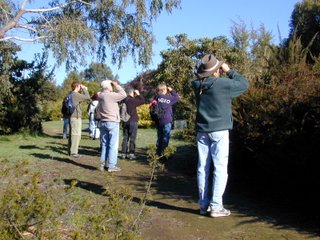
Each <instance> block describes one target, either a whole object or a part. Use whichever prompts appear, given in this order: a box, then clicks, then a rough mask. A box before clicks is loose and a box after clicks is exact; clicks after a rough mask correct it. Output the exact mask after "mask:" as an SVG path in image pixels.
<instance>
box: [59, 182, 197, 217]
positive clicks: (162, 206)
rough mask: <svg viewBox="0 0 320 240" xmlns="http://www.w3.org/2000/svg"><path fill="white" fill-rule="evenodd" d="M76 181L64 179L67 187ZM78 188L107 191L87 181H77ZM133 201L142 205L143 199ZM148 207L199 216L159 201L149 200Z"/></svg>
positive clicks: (99, 191)
mask: <svg viewBox="0 0 320 240" xmlns="http://www.w3.org/2000/svg"><path fill="white" fill-rule="evenodd" d="M73 180H74V179H64V183H65V184H66V185H69V186H70V185H71V182H72V181H73ZM75 186H76V187H78V188H81V189H84V190H87V191H89V192H92V193H95V194H98V195H105V194H104V192H105V189H104V187H103V186H102V185H99V184H95V183H90V182H86V181H78V180H77V184H76V185H75ZM132 201H133V202H135V203H138V204H140V203H141V199H140V198H138V197H133V198H132ZM146 206H149V207H156V208H159V209H167V210H173V211H181V212H187V213H192V214H197V215H198V210H195V209H190V208H184V207H179V206H173V205H170V204H166V203H163V202H159V201H154V200H149V201H147V203H146Z"/></svg>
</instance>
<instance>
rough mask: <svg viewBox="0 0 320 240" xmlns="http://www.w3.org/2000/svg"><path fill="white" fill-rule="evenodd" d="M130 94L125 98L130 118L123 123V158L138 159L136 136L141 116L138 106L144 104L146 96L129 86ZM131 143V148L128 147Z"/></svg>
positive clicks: (128, 91) (128, 92)
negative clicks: (136, 154)
mask: <svg viewBox="0 0 320 240" xmlns="http://www.w3.org/2000/svg"><path fill="white" fill-rule="evenodd" d="M127 94H128V96H127V97H126V99H125V100H124V102H125V103H126V105H127V112H128V114H129V115H130V118H129V120H128V121H127V122H124V123H123V139H122V149H121V155H120V157H121V158H123V159H124V158H129V159H136V156H135V151H136V138H137V132H138V121H139V116H138V113H137V107H138V106H140V105H142V104H144V97H143V96H142V95H140V92H139V90H137V89H135V90H134V89H133V88H129V89H128V90H127ZM128 144H129V149H128Z"/></svg>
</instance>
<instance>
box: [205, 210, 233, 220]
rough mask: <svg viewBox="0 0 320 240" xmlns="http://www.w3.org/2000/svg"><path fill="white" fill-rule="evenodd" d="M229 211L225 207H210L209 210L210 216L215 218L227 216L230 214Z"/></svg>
mask: <svg viewBox="0 0 320 240" xmlns="http://www.w3.org/2000/svg"><path fill="white" fill-rule="evenodd" d="M230 214H231V212H230V211H229V210H227V209H225V208H221V209H219V210H217V209H211V211H210V217H213V218H217V217H228V216H230Z"/></svg>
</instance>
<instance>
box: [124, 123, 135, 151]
mask: <svg viewBox="0 0 320 240" xmlns="http://www.w3.org/2000/svg"><path fill="white" fill-rule="evenodd" d="M137 132H138V123H137V122H132V121H128V122H126V123H124V124H123V139H122V149H121V152H122V153H123V154H126V153H133V154H134V153H135V151H136V138H137ZM128 145H129V151H128Z"/></svg>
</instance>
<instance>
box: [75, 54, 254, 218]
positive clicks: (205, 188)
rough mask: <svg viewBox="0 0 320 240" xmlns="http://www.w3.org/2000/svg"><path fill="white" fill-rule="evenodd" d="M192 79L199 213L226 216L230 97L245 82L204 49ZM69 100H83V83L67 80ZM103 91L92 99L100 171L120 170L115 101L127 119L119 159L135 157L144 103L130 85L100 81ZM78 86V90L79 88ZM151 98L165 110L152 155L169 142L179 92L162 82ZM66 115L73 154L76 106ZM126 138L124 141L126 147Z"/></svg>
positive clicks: (78, 134)
mask: <svg viewBox="0 0 320 240" xmlns="http://www.w3.org/2000/svg"><path fill="white" fill-rule="evenodd" d="M196 76H197V79H195V80H193V81H192V87H193V89H194V93H195V97H196V108H197V113H196V124H195V125H196V141H197V149H198V165H197V184H198V193H199V207H200V214H201V215H207V214H208V215H210V216H211V217H214V218H215V217H226V216H229V215H230V214H231V212H230V210H227V209H225V208H224V205H223V194H224V192H225V189H226V185H227V180H228V159H229V131H230V130H231V129H232V128H233V121H232V99H233V98H234V97H237V96H240V95H241V94H242V93H244V92H245V91H246V90H247V89H248V86H249V84H248V81H247V80H246V79H245V78H244V77H243V76H242V75H240V74H239V73H238V72H237V71H235V70H231V69H230V67H229V66H228V65H227V64H226V63H224V62H222V61H219V60H218V59H216V57H215V56H214V55H212V54H207V55H205V56H204V57H203V58H202V59H201V63H200V65H199V67H198V68H197V70H196ZM71 87H72V90H73V92H74V93H73V94H74V104H75V105H76V104H78V103H79V102H81V101H85V100H88V99H89V98H90V97H89V94H88V91H87V88H86V87H85V86H83V85H82V84H80V82H74V83H72V86H71ZM101 87H102V92H101V93H98V94H97V96H96V98H95V100H94V99H92V100H93V101H97V103H99V104H98V105H97V107H98V108H99V111H100V113H101V116H102V117H101V120H100V126H99V129H100V142H101V158H100V170H101V171H104V170H105V169H106V168H107V170H108V171H109V172H115V171H120V170H121V169H120V168H119V167H118V166H117V157H118V142H119V123H120V116H119V104H118V103H119V102H120V101H125V103H126V104H127V107H128V112H129V115H130V116H131V118H130V120H129V121H128V122H126V123H125V124H124V125H123V141H122V145H121V154H120V156H121V157H122V158H131V159H135V158H136V156H135V147H136V146H135V140H136V136H137V129H138V120H139V119H138V118H139V117H138V114H137V110H136V108H137V107H138V106H139V105H141V104H143V103H144V102H145V100H144V98H143V97H142V96H141V95H140V93H139V91H138V90H134V89H129V90H128V92H127V93H128V94H127V93H126V92H125V90H124V89H123V88H122V87H121V86H120V85H119V84H118V83H117V82H116V81H111V80H105V81H103V82H102V83H101ZM80 90H83V91H82V93H79V91H80ZM154 100H155V101H156V102H157V103H158V104H159V105H160V107H161V108H162V109H164V114H163V116H162V118H161V119H160V120H159V122H158V123H157V142H156V145H157V154H158V156H161V155H163V152H164V150H165V148H166V147H167V146H168V144H169V140H170V132H171V129H172V123H173V112H172V106H173V105H174V104H176V103H177V102H178V101H179V95H178V94H177V92H176V91H175V90H173V89H172V88H171V87H168V86H167V85H166V84H159V85H158V88H157V94H156V96H155V98H154ZM76 110H77V111H75V113H74V114H72V116H71V118H70V127H71V131H70V132H71V138H69V139H70V140H69V143H70V144H69V146H70V154H71V156H73V157H75V158H77V157H80V156H79V154H78V146H79V141H80V138H81V109H80V106H79V108H78V107H77V108H76ZM128 142H129V146H128Z"/></svg>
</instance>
